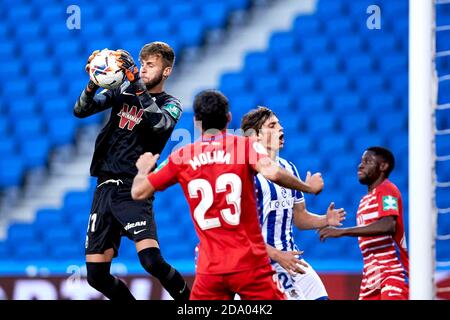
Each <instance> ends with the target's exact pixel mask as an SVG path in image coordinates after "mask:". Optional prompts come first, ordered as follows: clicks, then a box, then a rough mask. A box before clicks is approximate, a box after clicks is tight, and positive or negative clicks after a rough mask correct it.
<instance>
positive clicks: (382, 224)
mask: <svg viewBox="0 0 450 320" xmlns="http://www.w3.org/2000/svg"><path fill="white" fill-rule="evenodd" d="M394 164H395V159H394V155H393V154H392V152H390V151H389V150H387V149H386V148H383V147H370V148H367V150H366V151H365V152H364V154H363V156H362V160H361V163H360V165H359V166H358V179H359V182H360V183H361V184H364V185H367V186H368V193H367V194H366V195H365V196H364V197H362V199H361V201H360V203H359V208H358V213H357V215H356V218H357V222H358V225H357V226H356V227H351V228H325V229H323V230H321V231H320V238H321V240H322V241H324V240H325V239H327V238H338V237H342V236H351V237H358V242H359V247H360V249H361V253H362V255H363V259H364V270H363V277H362V282H361V288H360V293H359V299H360V300H406V299H408V297H409V288H408V268H409V259H408V252H407V249H406V238H405V230H404V224H403V206H402V196H401V193H400V191H399V190H398V189H397V187H396V186H395V185H394V184H393V183H392V182H391V181H389V179H388V178H389V174H390V173H391V172H392V170H393V169H394Z"/></svg>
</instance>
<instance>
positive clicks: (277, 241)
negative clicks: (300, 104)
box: [241, 107, 345, 300]
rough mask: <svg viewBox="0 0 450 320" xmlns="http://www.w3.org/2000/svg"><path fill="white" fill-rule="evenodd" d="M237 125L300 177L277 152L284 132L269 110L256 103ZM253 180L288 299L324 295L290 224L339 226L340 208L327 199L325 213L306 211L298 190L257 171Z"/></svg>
mask: <svg viewBox="0 0 450 320" xmlns="http://www.w3.org/2000/svg"><path fill="white" fill-rule="evenodd" d="M241 129H242V130H243V131H244V134H245V135H250V136H251V135H254V136H256V137H257V139H258V142H260V143H261V144H262V145H263V146H264V147H266V149H267V151H268V152H269V155H270V157H271V158H272V159H273V160H274V161H276V162H277V163H278V165H279V166H280V167H283V168H284V169H286V170H287V171H289V172H291V173H292V174H293V175H295V176H296V177H297V178H300V176H299V174H298V171H297V168H296V167H295V165H294V164H293V163H292V162H290V161H287V160H285V159H282V158H280V157H278V156H277V154H278V151H279V150H280V149H281V148H282V147H283V145H284V133H283V127H282V126H281V124H280V122H279V120H278V118H277V117H276V115H275V114H274V113H273V111H272V110H270V109H268V108H265V107H259V108H257V109H255V110H252V111H250V112H249V113H247V114H246V115H245V116H244V118H243V120H242V124H241ZM309 175H310V173H309V172H308V176H309ZM255 184H256V193H257V201H258V212H259V218H260V225H261V228H262V233H263V237H264V239H265V241H266V247H267V251H268V253H269V257H270V258H271V262H272V265H273V267H274V269H275V270H276V271H277V275H278V278H279V280H280V282H281V284H282V285H283V287H284V289H285V292H286V295H287V297H288V299H290V300H305V299H307V300H318V299H328V294H327V292H326V290H325V286H324V285H323V283H322V281H321V280H320V278H319V276H318V275H317V273H316V272H315V271H314V270H313V268H312V267H311V266H310V265H309V264H307V263H306V261H305V260H304V259H303V257H302V256H301V254H302V252H300V251H299V249H298V248H297V245H296V244H295V242H294V238H293V225H295V226H296V227H298V228H299V229H317V228H323V227H326V226H328V225H333V226H340V225H341V223H340V222H341V221H342V220H343V219H344V218H345V212H344V209H334V203H331V204H330V206H329V208H328V210H327V214H326V215H316V214H313V213H310V212H308V211H307V209H306V205H305V199H304V198H303V193H302V192H300V191H298V192H297V191H295V190H291V189H286V188H283V187H281V186H279V185H277V184H275V183H273V182H271V181H269V180H267V179H266V178H264V177H263V176H262V175H260V174H258V175H257V176H256V177H255Z"/></svg>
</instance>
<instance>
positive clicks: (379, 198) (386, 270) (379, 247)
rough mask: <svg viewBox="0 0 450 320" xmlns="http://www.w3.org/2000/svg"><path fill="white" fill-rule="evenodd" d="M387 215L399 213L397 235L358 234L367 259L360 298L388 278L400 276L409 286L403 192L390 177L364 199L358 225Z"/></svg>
mask: <svg viewBox="0 0 450 320" xmlns="http://www.w3.org/2000/svg"><path fill="white" fill-rule="evenodd" d="M386 216H395V217H397V219H396V229H395V234H394V235H393V236H391V235H381V236H374V237H359V238H358V242H359V247H360V249H361V253H362V255H363V259H364V270H363V277H362V282H361V288H360V295H359V298H360V299H364V297H366V296H369V295H371V294H373V292H374V291H376V290H379V289H380V288H381V287H382V285H383V282H384V281H386V280H391V281H392V280H397V281H400V282H401V283H402V284H404V285H405V286H406V287H407V281H408V280H407V279H408V270H409V259H408V252H407V249H406V238H405V228H404V224H403V205H402V196H401V193H400V191H399V190H398V189H397V187H396V186H395V185H394V184H393V183H392V182H390V181H389V180H387V179H386V180H385V181H383V182H382V183H381V184H380V185H379V186H377V187H376V188H375V189H374V190H373V191H372V192H370V193H368V194H367V195H365V196H364V197H363V198H362V199H361V201H360V203H359V208H358V214H357V220H358V225H359V226H363V225H367V224H370V223H373V222H375V221H377V220H379V219H381V218H382V217H386ZM388 289H389V288H386V290H388ZM382 290H383V289H382Z"/></svg>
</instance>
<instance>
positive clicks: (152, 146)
mask: <svg viewBox="0 0 450 320" xmlns="http://www.w3.org/2000/svg"><path fill="white" fill-rule="evenodd" d="M152 97H153V101H154V102H155V103H156V105H157V106H158V108H159V110H157V111H158V112H157V113H155V112H154V110H153V111H151V109H150V108H147V106H142V105H141V102H140V101H139V99H138V98H137V97H136V95H135V94H134V93H132V92H128V91H127V87H126V85H125V86H124V85H123V86H122V87H121V88H118V89H115V90H104V91H102V92H101V93H100V94H97V95H96V96H95V97H94V99H93V101H92V105H91V106H90V108H89V109H90V110H89V111H88V113H87V114H76V115H77V116H79V117H84V116H88V115H90V114H93V113H96V112H99V111H102V110H105V109H107V108H111V114H110V118H109V120H108V122H107V123H106V125H105V126H104V127H103V129H102V130H101V132H100V133H99V135H98V137H97V140H96V142H95V150H94V155H93V157H92V163H91V169H90V172H91V176H94V177H105V178H133V177H134V176H135V175H136V174H137V168H136V165H135V164H136V161H137V160H138V158H139V156H140V155H141V154H142V153H144V152H151V153H153V154H157V153H158V154H160V153H161V151H162V150H163V148H164V146H165V144H166V143H167V140H168V139H169V137H170V135H171V133H172V131H173V129H174V127H175V124H176V123H177V121H178V120H179V118H180V116H181V113H182V107H181V103H180V102H179V101H178V99H176V98H174V97H173V96H171V95H169V94H167V93H165V92H162V93H159V94H152ZM93 111H95V112H93Z"/></svg>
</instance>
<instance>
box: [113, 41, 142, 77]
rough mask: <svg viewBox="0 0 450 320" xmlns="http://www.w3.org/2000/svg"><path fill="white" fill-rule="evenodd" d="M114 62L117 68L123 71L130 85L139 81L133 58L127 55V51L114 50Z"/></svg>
mask: <svg viewBox="0 0 450 320" xmlns="http://www.w3.org/2000/svg"><path fill="white" fill-rule="evenodd" d="M115 55H116V61H117V65H118V66H119V68H121V69H123V71H124V72H125V75H126V76H127V79H128V81H130V82H131V83H133V82H135V81H137V80H139V69H138V67H137V66H136V63H134V60H133V57H132V56H131V55H130V54H129V53H128V51H125V50H122V49H119V50H116V53H115Z"/></svg>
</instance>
